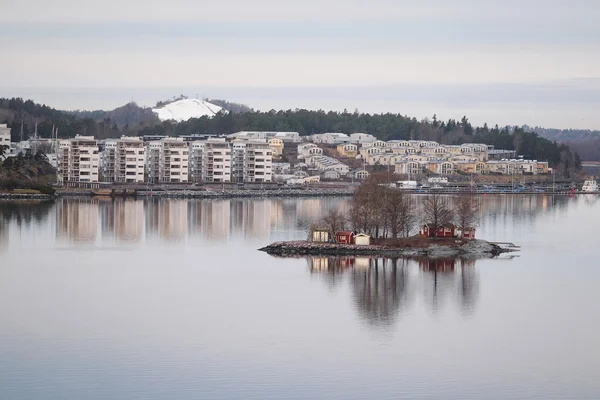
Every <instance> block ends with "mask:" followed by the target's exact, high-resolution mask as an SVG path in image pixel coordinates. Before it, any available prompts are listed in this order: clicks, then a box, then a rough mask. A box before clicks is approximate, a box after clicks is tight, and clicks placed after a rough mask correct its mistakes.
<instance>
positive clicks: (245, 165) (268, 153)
mask: <svg viewBox="0 0 600 400" xmlns="http://www.w3.org/2000/svg"><path fill="white" fill-rule="evenodd" d="M232 154H233V164H232V175H233V181H234V182H272V180H273V150H272V149H271V146H269V144H268V143H267V142H266V141H258V140H257V141H237V140H236V141H234V142H233V153H232Z"/></svg>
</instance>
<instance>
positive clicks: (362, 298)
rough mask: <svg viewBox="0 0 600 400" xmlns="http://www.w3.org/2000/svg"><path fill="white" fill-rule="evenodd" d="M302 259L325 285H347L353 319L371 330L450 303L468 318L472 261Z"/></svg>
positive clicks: (475, 286)
mask: <svg viewBox="0 0 600 400" xmlns="http://www.w3.org/2000/svg"><path fill="white" fill-rule="evenodd" d="M506 259H509V258H508V257H507V258H506ZM306 261H307V264H308V267H309V269H310V271H311V273H312V274H315V275H317V276H319V277H321V278H322V279H323V280H324V281H325V282H326V284H327V286H328V287H330V288H335V287H337V286H340V285H342V283H343V282H347V283H348V285H349V287H350V291H351V293H352V297H353V300H354V305H355V309H356V311H357V313H358V315H359V316H360V317H361V319H362V320H364V321H365V322H366V323H367V324H369V325H370V326H374V327H384V328H385V327H388V326H391V325H393V324H394V323H396V322H397V320H398V317H399V316H400V315H401V314H402V313H403V312H405V311H407V310H410V309H412V308H414V307H420V306H425V307H426V308H427V309H429V310H430V311H431V312H433V313H437V312H439V311H440V310H442V309H443V308H444V307H446V306H447V305H450V306H452V305H454V306H455V307H457V308H458V309H459V310H460V311H461V312H462V313H463V315H469V314H471V313H472V312H473V311H474V310H475V308H476V305H477V301H478V298H479V274H478V271H477V268H476V266H475V265H476V262H477V260H476V259H470V258H427V257H418V258H412V259H406V258H373V257H308V258H306ZM346 278H347V279H346Z"/></svg>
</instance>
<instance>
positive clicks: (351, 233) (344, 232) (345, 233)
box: [335, 231, 354, 236]
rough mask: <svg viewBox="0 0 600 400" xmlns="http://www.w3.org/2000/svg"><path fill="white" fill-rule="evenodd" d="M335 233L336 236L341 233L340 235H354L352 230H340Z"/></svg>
mask: <svg viewBox="0 0 600 400" xmlns="http://www.w3.org/2000/svg"><path fill="white" fill-rule="evenodd" d="M335 235H336V236H337V235H340V236H341V235H343V236H352V235H354V232H351V231H339V232H338V233H336V234H335Z"/></svg>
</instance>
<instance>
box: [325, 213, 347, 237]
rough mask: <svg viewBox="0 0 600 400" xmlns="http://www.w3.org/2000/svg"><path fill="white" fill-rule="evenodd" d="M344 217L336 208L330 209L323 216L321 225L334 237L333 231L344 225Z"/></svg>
mask: <svg viewBox="0 0 600 400" xmlns="http://www.w3.org/2000/svg"><path fill="white" fill-rule="evenodd" d="M345 222H346V218H345V217H344V214H342V213H341V212H340V211H338V210H337V209H331V210H329V212H328V213H327V215H326V216H325V217H324V218H323V225H324V226H325V227H327V229H328V230H329V234H330V235H331V237H335V233H336V232H338V231H340V230H341V229H342V228H343V227H344V223H345Z"/></svg>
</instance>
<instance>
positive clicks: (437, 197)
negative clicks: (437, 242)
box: [423, 193, 454, 237]
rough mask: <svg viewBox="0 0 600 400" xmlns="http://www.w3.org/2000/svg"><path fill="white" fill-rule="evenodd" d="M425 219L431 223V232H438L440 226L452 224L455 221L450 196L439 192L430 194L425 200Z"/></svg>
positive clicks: (427, 222)
mask: <svg viewBox="0 0 600 400" xmlns="http://www.w3.org/2000/svg"><path fill="white" fill-rule="evenodd" d="M423 220H424V222H425V223H426V224H428V225H429V230H430V232H431V231H433V232H435V233H436V234H437V231H438V229H439V228H441V227H443V226H445V225H448V224H451V223H452V221H454V211H453V210H452V208H451V207H450V204H449V201H448V198H447V197H446V196H444V195H441V194H439V193H433V194H430V195H428V196H427V197H426V198H425V200H424V201H423ZM434 237H435V236H434Z"/></svg>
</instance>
